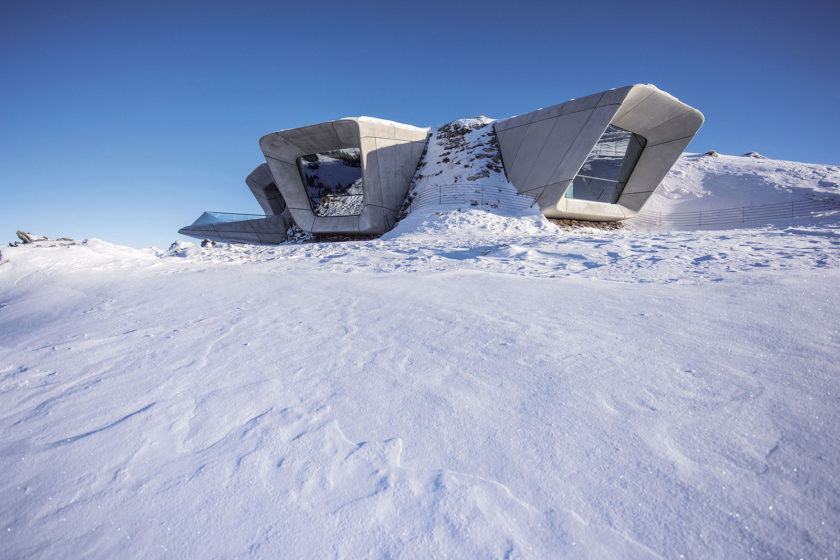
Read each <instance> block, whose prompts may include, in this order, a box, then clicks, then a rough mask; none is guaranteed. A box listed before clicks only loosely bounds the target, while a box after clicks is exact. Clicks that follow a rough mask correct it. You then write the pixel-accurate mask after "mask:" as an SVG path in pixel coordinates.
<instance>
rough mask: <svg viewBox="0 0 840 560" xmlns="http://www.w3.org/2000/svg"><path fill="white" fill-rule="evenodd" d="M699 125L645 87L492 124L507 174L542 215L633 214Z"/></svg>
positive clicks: (612, 217) (695, 116) (692, 112)
mask: <svg viewBox="0 0 840 560" xmlns="http://www.w3.org/2000/svg"><path fill="white" fill-rule="evenodd" d="M702 124H703V115H702V113H700V111H698V110H697V109H694V108H692V107H689V106H688V105H686V104H685V103H682V102H681V101H679V100H678V99H676V98H675V97H672V96H671V95H669V94H667V93H665V92H663V91H660V90H659V89H657V88H655V87H654V86H651V85H635V86H628V87H623V88H619V89H611V90H608V91H604V92H601V93H596V94H594V95H588V96H586V97H581V98H580V99H574V100H572V101H567V102H566V103H562V104H560V105H554V106H552V107H547V108H545V109H540V110H538V111H533V112H531V113H526V114H524V115H519V116H516V117H511V118H509V119H504V120H500V121H496V123H494V128H495V131H496V137H497V138H498V141H499V149H500V150H501V153H502V162H503V164H504V167H505V172H506V174H507V177H508V180H509V181H510V182H511V183H513V184H514V186H516V189H517V190H518V191H519V192H520V193H521V194H527V195H529V196H531V197H533V198H535V199H536V201H537V203H538V204H539V206H540V210H541V211H542V213H543V214H544V215H545V216H547V217H549V218H576V219H585V220H601V221H616V220H623V219H625V218H629V217H631V216H634V215H635V214H636V213H637V212H638V211H639V210H640V209H641V208H642V206H643V205H644V203H645V201H647V199H648V198H649V197H650V195H651V194H653V191H654V190H655V189H656V187H657V186H658V185H659V183H660V182H661V181H662V179H663V178H664V177H665V175H666V174H667V173H668V170H670V169H671V166H673V165H674V163H675V162H676V161H677V158H679V157H680V154H682V152H683V150H684V149H685V147H686V146H687V145H688V143H689V142H690V141H691V139H692V138H693V137H694V135H695V134H696V133H697V131H698V130H699V129H700V126H701V125H702Z"/></svg>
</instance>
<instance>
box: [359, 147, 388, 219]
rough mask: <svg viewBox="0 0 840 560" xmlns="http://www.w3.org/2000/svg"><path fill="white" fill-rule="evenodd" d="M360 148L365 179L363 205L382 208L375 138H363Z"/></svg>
mask: <svg viewBox="0 0 840 560" xmlns="http://www.w3.org/2000/svg"><path fill="white" fill-rule="evenodd" d="M361 148H362V154H363V157H362V172H363V173H364V177H365V196H364V202H365V204H375V205H376V206H383V205H384V204H385V203H384V201H383V200H382V186H381V179H380V177H379V153H378V152H377V147H376V138H375V137H373V136H363V137H362V140H361Z"/></svg>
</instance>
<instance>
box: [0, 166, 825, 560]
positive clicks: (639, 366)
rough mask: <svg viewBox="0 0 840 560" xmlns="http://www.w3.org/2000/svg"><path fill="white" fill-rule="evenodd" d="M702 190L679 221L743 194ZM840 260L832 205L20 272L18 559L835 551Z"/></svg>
mask: <svg viewBox="0 0 840 560" xmlns="http://www.w3.org/2000/svg"><path fill="white" fill-rule="evenodd" d="M742 159H743V160H744V161H745V163H744V165H743V166H742V173H741V175H738V174H737V173H735V174H732V175H731V176H732V177H734V176H736V175H738V176H739V177H740V178H739V179H737V181H740V183H739V184H741V185H742V187H743V185H748V186H749V185H752V186H753V187H755V189H756V191H755V192H758V190H760V189H761V188H769V187H767V185H765V186H764V187H761V186H760V185H758V183H757V182H756V181H755V177H756V176H758V175H755V173H758V172H757V171H755V169H756V168H755V167H754V166H756V165H765V164H767V163H768V162H770V165H777V164H778V162H776V164H774V163H773V162H772V160H762V159H754V158H742ZM712 160H715V162H717V163H708V164H707V163H705V162H704V163H703V165H704V166H705V165H708V166H711V167H709V168H708V169H707V170H706V171H707V175H709V176H711V175H715V176H716V177H722V176H723V175H724V174H725V173H722V168H721V167H720V166H721V165H723V164H725V165H726V166H730V165H734V164H732V163H731V162H727V161H725V160H722V159H719V158H712V157H709V158H708V161H712ZM721 162H723V163H721ZM686 165H689V167H690V166H696V165H697V164H696V162H695V163H691V162H689V164H686ZM778 166H780V165H778ZM794 167H795V166H794ZM750 169H752V170H753V171H749V170H750ZM796 169H799V170H800V171H801V170H802V169H803V168H796ZM817 171H818V172H819V173H824V174H825V177H824V178H822V179H819V180H817V179H816V178H813V177H812V179H813V181H811V186H812V187H813V188H812V189H811V191H813V192H821V191H820V189H825V190H826V192H829V191H832V189H834V187H832V186H831V184H828V183H830V182H831V181H833V180H834V179H833V175H831V174H832V173H834V171H832V170H831V169H828V167H827V166H822V167H821V168H819V169H817ZM713 172H714V173H713ZM718 172H721V173H718ZM753 172H755V173H753ZM759 175H760V174H759ZM727 176H730V175H727ZM744 177H748V179H744ZM808 177H811V175H808ZM814 177H816V176H814ZM808 180H809V181H810V180H811V179H808ZM727 181H728V179H727ZM815 181H816V182H819V181H823V182H826V184H825V185H823V186H819V185H817V184H816V183H815ZM726 184H727V185H728V184H729V183H726ZM774 184H775V183H774ZM721 185H722V183H721ZM672 186H673V184H672ZM720 188H721V189H722V190H721V191H716V192H723V191H725V190H726V189H727V188H729V187H726V188H724V186H720ZM773 188H774V189H775V187H773ZM785 188H787V187H785ZM790 188H791V189H793V188H794V187H793V186H791V187H790ZM735 190H736V191H737V189H735ZM784 190H785V189H782V191H784ZM805 190H807V189H805ZM701 191H702V189H701V187H700V186H698V185H695V184H690V185H689V184H685V185H683V190H682V191H680V192H677V191H676V190H672V191H670V194H669V196H671V197H672V198H670V199H669V200H671V201H672V202H674V201H676V202H679V201H691V200H702V199H708V200H714V201H721V200H724V198H726V197H724V196H723V195H720V196H717V195H715V196H712V195H710V194H709V193H704V192H701ZM782 191H780V192H782ZM738 192H740V191H738ZM796 194H797V193H795V192H792V191H791V192H787V191H785V192H782V194H781V195H779V196H782V195H784V196H788V195H796ZM730 199H731V197H730ZM730 199H727V200H730ZM838 258H840V227H839V226H838V223H837V216H836V214H832V213H831V212H827V213H825V214H824V215H821V216H812V217H808V218H799V219H796V220H790V221H788V222H785V223H778V224H775V225H773V226H765V227H755V228H739V229H726V230H717V231H656V232H650V231H644V230H641V229H638V228H635V227H634V226H632V225H630V226H627V227H624V228H622V229H618V230H597V229H589V228H581V229H577V230H572V231H565V230H561V229H558V228H557V227H556V226H554V225H553V224H551V223H549V222H548V221H546V220H545V219H544V218H543V217H542V216H540V215H539V214H538V213H536V212H535V211H533V212H527V211H526V212H524V213H520V214H511V213H510V212H509V211H505V210H504V209H502V208H495V209H493V213H490V212H486V211H481V210H477V209H473V208H470V209H467V208H460V209H459V208H458V207H449V208H448V209H437V210H435V209H434V208H427V209H425V210H423V211H420V210H418V211H413V212H411V213H410V214H409V215H408V216H407V217H406V218H405V219H404V220H402V221H401V222H400V223H399V224H398V226H397V228H396V229H395V230H393V231H392V232H390V233H388V234H386V235H385V236H383V237H382V238H380V239H375V240H367V241H351V242H343V243H286V244H282V245H278V246H274V247H255V246H244V245H243V246H234V245H217V246H215V247H212V246H208V247H204V248H202V247H200V246H198V245H194V244H189V243H182V244H175V245H173V247H171V248H170V249H169V250H168V251H160V250H151V249H149V250H142V251H137V250H133V249H129V248H125V247H118V246H115V245H111V244H108V243H105V242H102V241H97V240H90V241H85V242H76V243H70V244H67V245H66V246H61V247H50V246H49V243H48V242H39V243H33V244H27V245H22V246H19V247H10V248H3V250H2V258H0V462H1V463H0V464H2V472H3V477H2V478H0V557H2V558H15V559H18V558H68V557H72V558H76V557H80V558H144V559H145V558H157V557H162V558H165V557H175V558H184V557H195V558H235V557H240V558H246V557H247V558H276V557H290V558H320V557H333V558H386V557H387V558H390V557H394V558H427V557H428V558H432V557H434V558H437V557H449V558H476V557H479V558H482V557H490V558H506V557H509V558H517V557H521V558H555V557H573V558H599V559H600V558H634V559H635V558H657V557H665V558H679V557H703V558H746V557H759V558H786V557H805V558H833V557H837V556H838V555H840V540H838V536H837V535H838V532H837V527H840V510H838V508H837V507H836V504H837V503H840V483H838V478H837V473H838V472H840V408H838V406H837V404H838V400H837V398H838V394H840V380H838V368H837V355H838V351H840V339H838V332H840V315H838V314H837V312H836V311H837V307H838V303H840V302H839V301H838V299H839V298H838V288H837V286H838V285H840V267H838V264H839V263H838Z"/></svg>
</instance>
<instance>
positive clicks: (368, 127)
mask: <svg viewBox="0 0 840 560" xmlns="http://www.w3.org/2000/svg"><path fill="white" fill-rule="evenodd" d="M342 120H353V121H355V122H356V126H358V127H359V138H365V137H371V138H372V137H375V136H376V134H375V133H374V129H373V121H374V120H375V119H372V118H370V117H359V118H357V119H342Z"/></svg>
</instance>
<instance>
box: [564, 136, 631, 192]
mask: <svg viewBox="0 0 840 560" xmlns="http://www.w3.org/2000/svg"><path fill="white" fill-rule="evenodd" d="M645 144H647V140H645V139H644V138H642V137H641V136H639V135H638V134H636V133H634V132H630V131H629V130H624V129H623V128H619V127H617V126H613V125H610V126H608V127H607V130H605V131H604V133H603V134H602V135H601V138H599V139H598V143H597V144H595V147H594V148H592V152H590V154H589V157H588V158H586V162H585V163H584V164H583V166H582V167H581V168H580V171H578V174H577V176H576V177H575V180H574V181H573V182H572V184H571V185H569V188H568V189H566V198H574V199H578V200H592V201H595V202H608V203H611V204H615V203H616V202H617V201H618V197H620V196H621V191H623V190H624V185H626V184H627V180H628V179H629V178H630V174H631V173H632V172H633V168H634V167H636V163H637V162H638V161H639V156H641V155H642V150H643V149H644V147H645Z"/></svg>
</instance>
